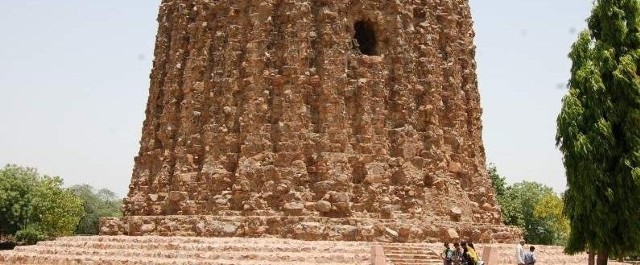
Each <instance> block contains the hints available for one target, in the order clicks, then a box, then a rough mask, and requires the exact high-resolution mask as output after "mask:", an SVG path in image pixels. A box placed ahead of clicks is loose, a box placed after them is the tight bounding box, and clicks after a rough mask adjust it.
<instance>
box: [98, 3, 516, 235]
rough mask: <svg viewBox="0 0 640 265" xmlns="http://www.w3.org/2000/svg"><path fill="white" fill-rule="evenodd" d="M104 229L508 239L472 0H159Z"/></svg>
mask: <svg viewBox="0 0 640 265" xmlns="http://www.w3.org/2000/svg"><path fill="white" fill-rule="evenodd" d="M158 22H159V31H158V35H157V43H156V48H155V61H154V67H153V71H152V74H151V88H150V90H149V100H148V105H147V110H146V120H145V122H144V125H143V135H142V140H141V141H140V144H141V147H140V152H139V155H138V156H137V157H136V159H135V168H134V170H133V177H132V180H131V185H130V190H129V194H128V197H127V198H126V199H125V203H124V213H125V216H124V217H123V218H120V219H104V220H103V221H102V231H101V233H102V234H103V235H116V234H127V235H195V236H250V237H260V236H278V237H289V238H298V239H307V240H319V239H324V240H382V241H400V242H415V241H422V240H445V239H448V240H451V239H456V238H457V237H460V238H462V239H472V240H475V241H482V242H488V241H494V242H495V241H508V240H511V239H513V238H515V237H517V236H518V231H517V230H514V229H512V228H509V227H505V226H503V225H502V219H501V217H500V210H499V207H498V205H497V203H496V200H495V196H494V194H493V189H492V187H491V182H490V178H489V177H488V175H487V172H486V169H485V156H484V149H483V145H482V139H481V129H482V124H481V120H480V115H481V112H482V110H481V108H480V102H479V94H478V88H477V82H476V74H475V61H474V45H473V37H474V33H473V30H472V20H471V16H470V10H469V6H468V3H467V0H436V1H432V0H429V1H427V0H413V1H399V0H395V1H394V0H385V1H381V0H378V1H374V0H237V1H210V0H163V1H162V5H161V7H160V15H159V17H158Z"/></svg>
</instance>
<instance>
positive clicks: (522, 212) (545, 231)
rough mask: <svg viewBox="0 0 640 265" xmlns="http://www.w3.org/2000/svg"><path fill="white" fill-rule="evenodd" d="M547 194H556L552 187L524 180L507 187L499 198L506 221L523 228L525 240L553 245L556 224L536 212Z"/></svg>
mask: <svg viewBox="0 0 640 265" xmlns="http://www.w3.org/2000/svg"><path fill="white" fill-rule="evenodd" d="M547 196H556V195H555V193H554V192H553V190H552V189H551V188H550V187H548V186H545V185H542V184H540V183H537V182H529V181H524V182H521V183H516V184H513V185H512V186H509V187H507V188H506V191H505V194H504V196H502V197H500V198H499V203H500V207H501V209H502V217H503V218H504V220H505V223H506V224H507V225H514V226H518V227H520V228H522V229H523V230H524V238H525V240H526V241H527V242H530V243H532V244H545V245H551V244H553V243H554V239H555V238H556V237H557V236H556V235H557V233H558V232H557V231H556V230H555V229H554V225H555V224H553V223H551V222H549V221H547V220H545V219H543V218H540V217H539V216H536V215H535V213H534V211H535V209H536V207H538V205H539V204H540V203H541V202H543V199H544V198H546V197H547Z"/></svg>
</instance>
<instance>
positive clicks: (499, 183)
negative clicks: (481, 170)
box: [487, 163, 507, 198]
mask: <svg viewBox="0 0 640 265" xmlns="http://www.w3.org/2000/svg"><path fill="white" fill-rule="evenodd" d="M487 171H489V176H491V185H492V186H493V189H494V190H495V192H496V198H500V197H502V196H504V194H505V192H506V190H507V182H506V179H505V177H502V176H500V174H498V169H497V168H496V165H495V164H493V163H490V164H489V166H487Z"/></svg>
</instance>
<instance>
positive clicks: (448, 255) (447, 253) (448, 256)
mask: <svg viewBox="0 0 640 265" xmlns="http://www.w3.org/2000/svg"><path fill="white" fill-rule="evenodd" d="M444 247H445V249H444V250H443V251H442V253H441V254H440V257H441V258H442V261H443V264H444V265H452V264H453V254H454V253H455V251H454V250H453V249H451V247H450V246H449V243H444Z"/></svg>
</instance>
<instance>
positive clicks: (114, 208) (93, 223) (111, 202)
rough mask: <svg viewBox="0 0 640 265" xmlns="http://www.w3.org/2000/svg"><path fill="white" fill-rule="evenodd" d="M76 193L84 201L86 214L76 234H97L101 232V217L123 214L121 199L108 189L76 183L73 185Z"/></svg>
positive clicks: (72, 188)
mask: <svg viewBox="0 0 640 265" xmlns="http://www.w3.org/2000/svg"><path fill="white" fill-rule="evenodd" d="M71 190H72V191H73V193H74V194H76V195H77V196H78V197H80V198H81V199H82V201H83V206H84V211H85V215H84V216H83V217H82V219H80V222H79V223H78V225H77V226H76V228H75V233H76V234H92V235H97V234H98V233H99V232H100V230H99V229H100V227H99V226H100V218H101V217H116V216H122V213H121V211H120V204H121V201H122V200H121V199H119V198H118V197H117V196H116V194H115V193H114V192H112V191H110V190H108V189H100V190H98V191H96V190H95V188H93V187H92V186H91V185H88V184H83V185H75V186H73V187H71Z"/></svg>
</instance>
